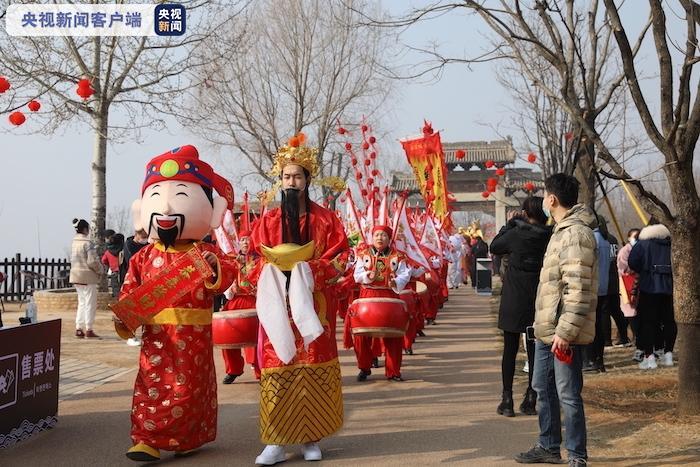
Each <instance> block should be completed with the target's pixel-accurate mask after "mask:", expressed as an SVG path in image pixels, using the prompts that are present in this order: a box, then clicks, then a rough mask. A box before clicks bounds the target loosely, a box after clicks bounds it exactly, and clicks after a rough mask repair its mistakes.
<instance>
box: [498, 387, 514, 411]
mask: <svg viewBox="0 0 700 467" xmlns="http://www.w3.org/2000/svg"><path fill="white" fill-rule="evenodd" d="M496 412H497V413H498V415H503V416H504V417H515V412H514V411H513V391H512V390H511V391H507V390H505V389H504V390H503V397H502V399H501V403H500V404H498V409H496Z"/></svg>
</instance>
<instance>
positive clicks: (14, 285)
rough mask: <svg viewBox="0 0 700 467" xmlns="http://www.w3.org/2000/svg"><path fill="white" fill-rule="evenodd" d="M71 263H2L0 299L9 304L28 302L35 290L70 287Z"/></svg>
mask: <svg viewBox="0 0 700 467" xmlns="http://www.w3.org/2000/svg"><path fill="white" fill-rule="evenodd" d="M69 275H70V261H69V260H67V259H52V258H22V257H21V255H20V254H19V253H17V254H16V255H15V257H14V258H5V259H4V260H3V261H0V297H2V299H3V300H6V301H8V302H15V301H22V300H26V298H27V296H28V295H30V294H31V293H32V292H33V291H35V290H44V289H62V288H66V287H69V283H68V277H69Z"/></svg>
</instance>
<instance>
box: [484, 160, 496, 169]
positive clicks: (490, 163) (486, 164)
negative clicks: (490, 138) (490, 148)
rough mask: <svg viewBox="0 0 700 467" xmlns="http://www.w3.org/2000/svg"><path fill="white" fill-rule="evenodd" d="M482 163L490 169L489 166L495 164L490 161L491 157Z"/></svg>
mask: <svg viewBox="0 0 700 467" xmlns="http://www.w3.org/2000/svg"><path fill="white" fill-rule="evenodd" d="M484 165H485V166H486V168H487V169H490V168H491V167H493V166H494V165H496V163H495V162H494V161H492V160H491V159H489V160H487V161H486V163H484Z"/></svg>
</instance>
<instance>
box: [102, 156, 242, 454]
mask: <svg viewBox="0 0 700 467" xmlns="http://www.w3.org/2000/svg"><path fill="white" fill-rule="evenodd" d="M213 190H216V191H217V192H218V193H219V194H220V195H222V196H223V197H214V196H213ZM227 206H228V207H229V208H230V207H232V206H233V188H232V187H231V184H230V183H229V182H228V181H226V180H225V179H224V178H223V177H221V176H219V175H217V174H216V173H215V172H214V170H213V169H212V168H211V167H210V166H209V165H208V164H207V163H205V162H203V161H201V160H199V154H198V153H197V150H196V149H195V148H194V146H183V147H180V148H176V149H173V150H172V151H169V152H167V153H165V154H162V155H160V156H158V157H156V158H154V159H153V160H151V161H150V162H149V163H148V165H147V167H146V178H145V180H144V182H143V186H142V188H141V199H139V200H136V201H135V202H134V204H133V207H132V210H133V214H134V224H135V227H136V230H139V229H144V230H145V231H146V232H148V236H149V238H150V239H151V241H152V243H150V244H149V245H147V246H145V247H143V248H142V249H141V250H139V251H138V253H136V254H135V255H134V256H132V258H131V260H130V261H129V270H128V272H127V274H126V277H125V280H124V285H123V286H122V291H121V295H120V300H119V302H118V303H117V304H116V305H113V307H112V309H113V311H114V313H115V314H116V315H117V317H118V319H115V325H116V328H117V332H118V333H119V335H120V336H121V337H123V338H128V337H133V331H135V330H136V329H138V328H139V327H140V326H143V336H142V341H143V346H142V347H141V355H140V358H139V371H138V373H137V375H136V382H135V384H134V397H133V406H132V410H131V423H132V426H131V439H132V441H133V446H132V447H131V448H130V449H129V450H128V452H127V454H126V455H127V457H128V458H129V459H131V460H134V461H138V462H149V461H155V460H158V459H160V450H168V451H175V452H176V455H177V454H184V453H187V452H189V451H192V450H194V449H197V448H199V447H200V446H202V445H203V444H205V443H208V442H210V441H214V439H215V437H216V414H217V400H216V374H215V372H214V358H213V354H212V336H211V321H212V304H213V297H214V295H217V294H221V293H223V292H224V290H226V289H227V288H228V287H229V286H230V285H231V283H232V282H233V280H234V278H235V274H236V267H237V266H236V263H235V261H234V260H233V259H231V258H228V257H226V256H225V255H223V253H221V251H220V250H219V249H218V248H216V247H215V246H213V245H211V244H208V243H202V242H201V240H202V239H203V238H204V237H205V236H206V235H207V234H208V233H209V232H210V231H211V230H212V229H213V228H216V227H217V226H218V225H219V223H220V221H221V218H222V216H223V214H224V211H225V210H226V208H227Z"/></svg>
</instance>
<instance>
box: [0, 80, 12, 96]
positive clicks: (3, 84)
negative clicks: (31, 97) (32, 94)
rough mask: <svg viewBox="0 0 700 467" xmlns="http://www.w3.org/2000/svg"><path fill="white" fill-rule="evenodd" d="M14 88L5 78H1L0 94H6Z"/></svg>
mask: <svg viewBox="0 0 700 467" xmlns="http://www.w3.org/2000/svg"><path fill="white" fill-rule="evenodd" d="M11 87H12V86H11V85H10V82H9V81H8V80H7V78H5V77H4V76H0V94H2V93H4V92H5V91H7V90H8V89H10V88H11Z"/></svg>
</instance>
